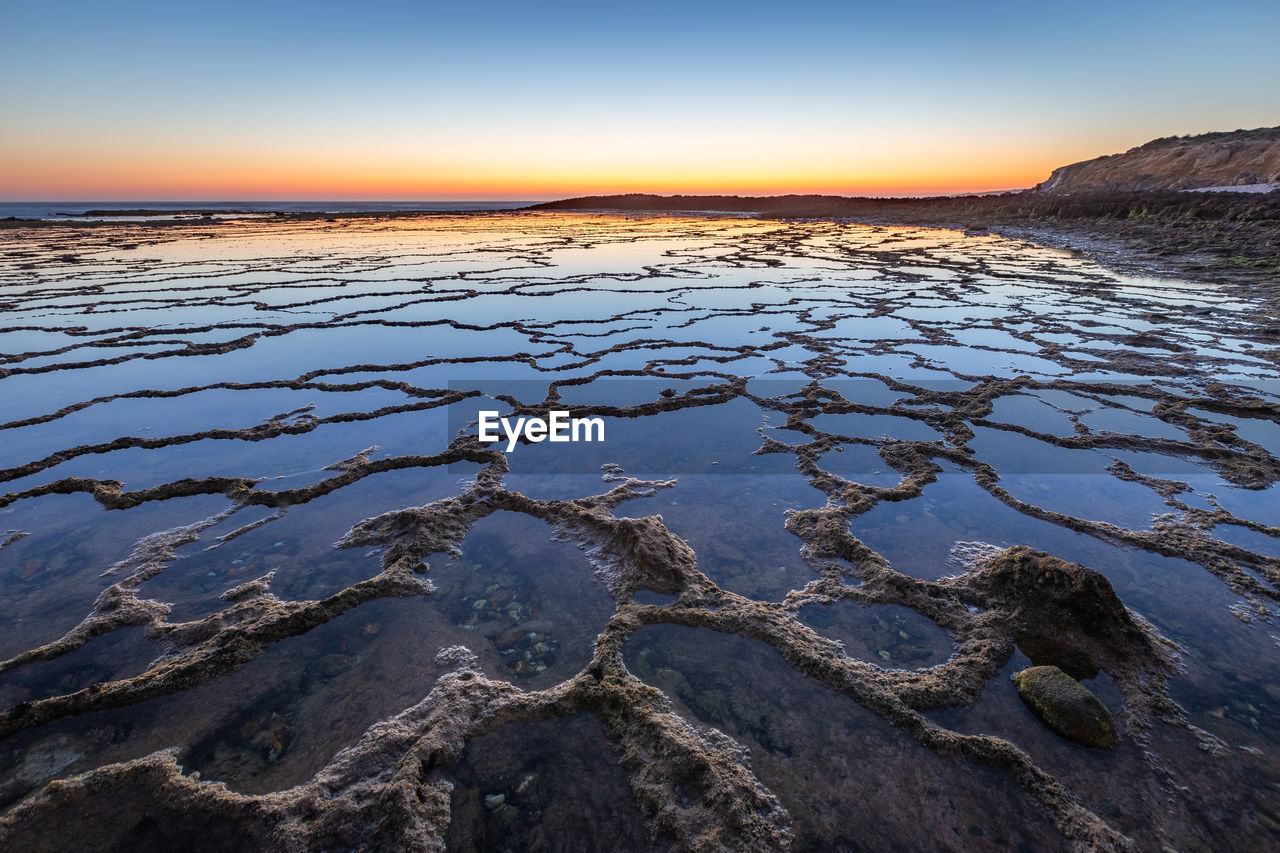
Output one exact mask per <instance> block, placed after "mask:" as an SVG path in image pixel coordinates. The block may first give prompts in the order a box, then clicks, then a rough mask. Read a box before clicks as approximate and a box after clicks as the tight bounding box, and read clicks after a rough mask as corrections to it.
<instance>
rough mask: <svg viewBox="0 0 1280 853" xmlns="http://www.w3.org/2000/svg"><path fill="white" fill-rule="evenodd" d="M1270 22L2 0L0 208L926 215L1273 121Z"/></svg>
mask: <svg viewBox="0 0 1280 853" xmlns="http://www.w3.org/2000/svg"><path fill="white" fill-rule="evenodd" d="M1277 39H1280V2H1277V0H1216V2H1213V3H1205V2H1187V1H1186V0H1162V2H1126V0H1108V2H1099V1H1098V0H1073V2H1056V0H1045V2H1034V0H1022V2H1006V0H988V1H987V2H982V3H960V2H956V0H945V2H935V0H915V1H914V2H878V3H869V2H860V0H844V2H813V0H788V2H778V0H774V2H754V0H737V2H732V3H719V2H717V3H710V2H697V0H684V1H683V2H665V0H647V2H641V3H621V4H603V3H585V2H565V3H555V2H543V3H537V2H532V0H525V2H518V3H517V2H505V0H488V2H484V3H474V4H463V3H461V2H453V3H448V4H441V3H434V2H429V0H416V2H388V1H387V0H364V2H350V0H348V1H347V2H342V3H331V2H326V0H311V2H305V3H301V2H271V1H270V0H257V2H240V0H221V2H218V3H199V4H197V3H184V2H178V0H164V2H130V0H114V1H113V2H101V0H94V2H81V0H65V2H58V3H33V2H29V0H0V75H2V76H0V79H3V80H4V81H5V83H4V85H3V86H2V87H0V200H5V201H36V200H72V199H74V200H157V201H158V200H170V199H171V200H207V201H213V200H243V201H250V200H283V199H332V200H337V199H369V200H383V199H386V200H395V199H404V200H408V199H414V200H428V199H450V200H463V199H504V200H523V199H531V200H532V199H547V198H561V197H567V196H576V195H584V194H588V193H613V192H659V193H673V192H684V193H708V192H712V193H733V194H751V195H770V194H778V193H786V192H821V193H836V194H842V195H847V194H874V195H886V194H930V193H947V192H978V191H988V190H999V189H1010V188H1021V187H1027V186H1031V185H1033V184H1035V183H1037V182H1039V181H1041V180H1044V179H1045V178H1046V177H1048V175H1049V172H1050V171H1051V170H1052V169H1053V168H1055V167H1057V166H1060V165H1063V164H1066V163H1070V162H1075V161H1078V160H1082V159H1088V158H1091V157H1094V156H1098V155H1100V154H1107V153H1115V152H1117V151H1123V150H1125V149H1127V148H1130V147H1133V146H1135V145H1139V144H1141V143H1143V142H1146V141H1148V140H1150V139H1153V138H1156V137H1160V136H1172V135H1185V134H1191V133H1202V132H1206V131H1212V130H1233V129H1236V128H1243V127H1261V126H1270V125H1277V124H1280V50H1278V49H1277V48H1276V45H1277Z"/></svg>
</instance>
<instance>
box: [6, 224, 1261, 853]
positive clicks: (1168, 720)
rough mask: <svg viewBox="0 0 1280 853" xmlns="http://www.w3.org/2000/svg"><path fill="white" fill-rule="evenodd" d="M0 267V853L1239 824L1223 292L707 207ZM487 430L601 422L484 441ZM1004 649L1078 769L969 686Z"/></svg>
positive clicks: (381, 229)
mask: <svg viewBox="0 0 1280 853" xmlns="http://www.w3.org/2000/svg"><path fill="white" fill-rule="evenodd" d="M66 256H72V257H74V258H75V259H76V262H75V263H74V264H71V263H70V262H68V261H66V260H65V257H66ZM0 259H3V260H0V324H4V327H3V329H0V332H2V333H3V337H0V341H3V342H4V345H3V349H4V354H3V355H0V397H3V401H4V404H5V405H4V407H3V408H2V409H0V411H3V412H4V415H3V416H2V417H3V418H4V422H3V423H0V438H3V439H4V441H3V443H0V453H2V457H0V480H2V481H3V483H4V486H3V489H4V494H3V495H0V516H3V517H2V518H0V529H3V530H5V531H7V532H6V533H5V534H4V536H3V539H2V540H0V592H3V593H4V594H5V596H6V600H7V602H8V604H9V605H10V606H7V607H6V608H5V612H4V613H3V614H0V628H2V629H3V630H2V631H0V644H3V645H2V648H3V649H4V651H3V654H4V655H7V657H6V658H5V659H3V660H0V704H2V706H3V707H0V738H2V739H3V740H4V746H5V750H3V751H2V752H0V780H3V781H2V783H0V808H3V809H4V811H3V813H2V815H0V845H2V846H4V847H5V849H17V850H25V849H36V850H38V849H65V847H66V845H67V844H68V843H71V841H73V840H74V841H75V843H78V844H82V845H89V847H88V848H87V849H102V850H112V849H129V848H131V847H134V848H136V847H138V846H140V845H141V846H152V847H156V846H160V847H163V846H171V845H173V844H176V843H181V845H182V846H186V847H190V848H193V849H226V848H227V847H228V846H235V847H238V848H242V849H264V850H265V849H271V850H315V849H381V850H399V849H407V848H412V849H442V848H447V847H452V848H456V849H465V848H486V849H530V848H534V849H581V848H583V847H592V846H599V845H601V844H604V845H606V846H607V845H609V844H613V845H614V846H617V847H619V848H622V849H644V848H646V847H649V846H662V845H674V846H676V847H679V848H681V849H699V850H715V849H728V850H744V849H745V850H769V851H773V850H779V849H787V848H792V849H832V848H836V847H839V846H841V845H843V846H845V847H849V848H856V847H858V846H867V845H869V844H871V841H870V840H869V839H872V840H874V844H871V846H880V847H885V846H895V845H896V846H899V847H907V848H920V847H923V846H925V845H935V846H941V847H944V848H947V849H973V848H975V847H977V848H983V847H985V848H989V849H1010V848H1013V849H1073V848H1074V849H1152V850H1158V849H1160V847H1161V845H1167V846H1169V847H1173V848H1175V849H1213V848H1214V847H1220V846H1221V839H1222V838H1224V837H1228V836H1229V837H1230V838H1231V839H1232V841H1233V843H1234V844H1236V846H1237V847H1239V848H1241V849H1267V848H1269V847H1270V846H1273V842H1274V840H1275V838H1276V837H1277V836H1276V835H1275V830H1273V829H1272V824H1275V825H1280V760H1278V759H1277V744H1280V694H1276V693H1275V692H1274V691H1272V690H1269V688H1270V687H1271V686H1273V685H1274V683H1275V681H1276V679H1277V678H1280V672H1278V671H1277V664H1276V656H1275V653H1274V651H1275V641H1274V640H1273V639H1272V634H1274V633H1275V625H1274V623H1275V619H1276V604H1277V601H1280V592H1278V591H1277V588H1278V584H1280V556H1278V555H1277V548H1276V547H1275V543H1276V541H1277V539H1278V538H1280V527H1277V525H1276V519H1277V518H1280V501H1278V500H1277V498H1276V496H1275V495H1276V491H1275V489H1274V488H1273V484H1274V483H1275V481H1276V480H1277V479H1278V478H1280V461H1278V460H1277V458H1276V453H1277V451H1280V448H1277V447H1276V446H1275V445H1274V443H1273V441H1274V438H1275V434H1274V433H1273V432H1270V431H1269V430H1271V429H1273V428H1274V427H1276V425H1277V423H1280V396H1277V394H1276V393H1275V387H1274V385H1273V384H1272V383H1274V381H1275V379H1277V378H1280V377H1277V368H1276V365H1277V361H1276V358H1275V351H1276V342H1275V338H1274V335H1273V334H1272V330H1273V326H1274V321H1273V320H1272V319H1271V318H1270V316H1269V313H1268V312H1269V310H1270V309H1269V308H1268V307H1267V305H1266V303H1265V302H1264V301H1262V300H1260V299H1259V298H1257V295H1256V294H1254V293H1252V292H1250V291H1248V290H1247V289H1232V288H1229V287H1225V286H1223V287H1211V286H1209V285H1203V284H1201V285H1192V284H1190V283H1186V282H1178V281H1169V280H1151V279H1141V278H1137V279H1134V278H1128V277H1124V276H1120V275H1117V274H1114V273H1111V272H1108V271H1107V270H1105V269H1103V268H1100V267H1097V266H1094V265H1092V264H1088V263H1085V262H1082V261H1080V260H1079V259H1078V258H1075V257H1072V256H1069V255H1066V254H1063V253H1059V252H1055V251H1051V250H1046V249H1043V248H1038V247H1036V246H1033V245H1030V244H1025V243H1021V242H1017V241H1010V240H1003V239H1000V238H996V237H991V236H982V235H978V236H972V235H968V236H967V235H965V234H962V233H960V232H946V231H928V230H923V229H911V228H886V227H867V226H858V225H852V224H847V223H838V222H777V221H773V222H762V221H756V220H750V219H738V218H724V219H718V218H705V217H704V218H698V217H684V218H670V219H669V218H661V217H640V216H633V217H627V216H595V217H591V216H573V215H568V214H530V213H515V214H503V215H484V216H464V217H457V216H415V217H394V218H381V219H380V218H377V217H365V218H356V219H337V220H336V221H334V222H325V221H319V220H314V221H310V220H308V221H286V222H257V223H212V222H210V223H199V224H196V223H187V224H177V225H169V226H166V227H164V228H151V227H147V226H140V225H126V224H120V225H113V226H110V227H98V228H72V227H66V228H52V227H44V228H39V229H30V230H24V229H21V228H13V229H6V230H5V231H4V232H3V235H0ZM668 392H670V393H668ZM566 400H572V401H573V402H572V403H571V404H570V403H564V402H562V401H566ZM491 408H498V409H501V410H503V411H504V412H507V413H516V414H521V415H525V416H529V415H534V414H542V413H545V412H548V411H549V410H552V409H556V408H572V409H573V410H574V412H575V414H580V415H593V416H599V417H601V418H604V419H605V420H606V422H607V424H608V430H609V432H608V434H607V439H606V441H605V442H603V443H592V444H586V443H583V444H564V445H551V444H548V443H541V444H533V443H529V442H527V441H526V442H524V443H520V444H518V446H516V447H515V448H514V449H513V450H512V452H510V453H504V452H503V451H502V449H500V448H499V446H497V445H488V444H481V443H479V442H478V441H476V440H475V438H474V435H475V428H474V423H473V421H474V418H475V416H476V412H477V410H479V409H491ZM624 463H625V464H624ZM1055 478H1057V479H1055ZM1062 478H1067V479H1062ZM1135 507H1140V508H1142V509H1143V510H1145V508H1147V507H1153V509H1151V510H1150V511H1135ZM664 632H665V633H664ZM681 632H684V633H683V634H682V633H681ZM682 636H683V637H685V638H688V637H693V638H694V639H692V640H689V639H681V637H682ZM698 638H703V639H698ZM646 649H647V650H648V651H647V652H646V651H645V650H646ZM1027 662H1029V663H1031V664H1041V665H1045V666H1052V667H1058V668H1060V669H1061V670H1063V671H1064V673H1070V674H1071V675H1072V676H1075V677H1077V678H1091V679H1094V680H1093V681H1091V682H1090V683H1091V684H1093V685H1094V686H1095V688H1096V689H1097V691H1098V695H1100V696H1101V697H1102V698H1103V699H1105V701H1106V704H1107V706H1109V707H1111V708H1114V709H1115V710H1116V714H1115V723H1116V725H1115V736H1116V738H1117V741H1118V745H1117V747H1116V748H1115V749H1112V750H1085V749H1077V748H1075V747H1073V746H1071V745H1069V744H1065V743H1063V742H1061V741H1060V739H1058V738H1057V737H1056V736H1055V735H1053V734H1051V733H1049V732H1048V731H1045V730H1044V729H1043V727H1041V726H1040V724H1039V723H1037V722H1036V721H1035V720H1033V719H1030V716H1029V715H1027V714H1026V713H1025V711H1023V710H1022V709H1021V708H1017V707H1015V709H1014V710H1016V714H1015V713H1013V711H1011V710H1010V709H1009V707H1008V705H1007V704H1002V703H1004V702H1006V701H1007V702H1011V703H1013V705H1014V706H1017V703H1018V699H1017V697H1016V695H1015V691H1014V690H1013V689H1012V688H1011V687H1010V685H1009V683H1008V681H1007V680H1006V677H1007V675H1008V674H1009V669H1008V667H1013V666H1016V667H1019V668H1022V667H1025V666H1026V663H1027ZM1063 677H1064V678H1067V677H1068V676H1067V675H1065V674H1064V676H1063ZM756 685H758V689H757V688H756ZM1081 689H1083V688H1081ZM1081 701H1084V700H1081ZM1086 704H1087V703H1086ZM970 715H972V720H971V719H970ZM1022 718H1026V723H1027V725H1029V726H1031V727H1032V728H1031V729H1027V728H1023V727H1020V726H1021V725H1022V724H1021V722H1020V721H1021V719H1022ZM504 756H507V757H506V758H504ZM880 776H883V777H885V778H887V779H889V780H891V781H892V782H893V784H884V785H877V784H867V785H865V786H864V788H863V789H862V791H861V793H860V794H858V795H857V796H841V790H842V786H844V787H846V788H847V787H848V786H850V785H856V784H862V782H863V780H875V779H876V778H877V777H880ZM957 779H959V780H960V781H957ZM850 780H852V781H850ZM579 783H580V784H579ZM1116 784H1123V786H1124V792H1125V795H1124V796H1123V797H1119V796H1117V795H1116V794H1115V792H1114V787H1115V785H1116ZM588 811H589V812H591V813H592V815H595V814H596V813H597V812H600V813H604V814H606V815H607V814H616V815H619V816H620V817H619V820H618V821H617V822H616V823H615V824H613V825H611V826H610V829H611V830H613V831H615V834H614V835H611V836H608V837H606V836H604V835H600V834H599V832H600V830H599V829H597V828H594V827H596V825H597V824H596V823H591V822H587V821H585V820H584V814H583V813H584V812H588ZM877 815H880V816H884V819H883V820H881V822H880V824H879V825H878V826H877V828H876V829H875V831H874V832H871V831H868V832H867V833H860V832H858V831H857V830H858V827H860V826H864V825H868V824H870V823H872V822H874V821H876V820H877ZM922 816H923V817H922ZM584 836H589V837H584ZM93 845H97V846H96V847H94V846H93Z"/></svg>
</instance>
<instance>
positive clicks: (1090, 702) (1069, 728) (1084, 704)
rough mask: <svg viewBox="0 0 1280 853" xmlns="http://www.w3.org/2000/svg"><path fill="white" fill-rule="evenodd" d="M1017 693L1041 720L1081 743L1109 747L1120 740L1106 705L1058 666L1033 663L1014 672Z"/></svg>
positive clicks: (1068, 737)
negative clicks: (1033, 664)
mask: <svg viewBox="0 0 1280 853" xmlns="http://www.w3.org/2000/svg"><path fill="white" fill-rule="evenodd" d="M1013 683H1014V685H1015V686H1016V687H1017V688H1018V695H1019V696H1021V697H1022V701H1023V702H1025V703H1026V704H1027V707H1028V708H1030V709H1031V711H1032V713H1034V714H1035V715H1036V716H1037V717H1039V718H1040V722H1042V723H1044V724H1045V725H1046V726H1048V727H1049V728H1050V729H1052V730H1053V731H1055V732H1057V733H1058V734H1060V735H1062V736H1063V737H1064V738H1067V739H1068V740H1072V741H1075V742H1076V743H1078V744H1081V745H1082V746H1092V747H1101V748H1105V749H1110V748H1111V747H1113V746H1115V745H1116V744H1117V743H1118V742H1119V737H1118V736H1117V735H1116V723H1115V720H1113V719H1112V718H1111V712H1110V711H1108V710H1107V706H1106V705H1103V704H1102V703H1101V702H1100V701H1098V697H1097V696H1094V695H1093V694H1092V693H1090V692H1089V688H1087V687H1085V686H1084V685H1083V684H1081V683H1080V682H1078V681H1076V680H1075V679H1074V678H1072V677H1071V676H1069V675H1067V674H1066V673H1065V672H1063V671H1062V670H1060V669H1058V668H1057V667H1056V666H1033V667H1031V668H1029V669H1024V670H1022V672H1019V673H1016V674H1015V675H1014V676H1013Z"/></svg>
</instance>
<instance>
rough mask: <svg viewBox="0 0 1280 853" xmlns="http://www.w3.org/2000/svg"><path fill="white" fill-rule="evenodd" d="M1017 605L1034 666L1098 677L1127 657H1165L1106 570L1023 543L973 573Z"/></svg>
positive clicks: (1016, 622) (1017, 633)
mask: <svg viewBox="0 0 1280 853" xmlns="http://www.w3.org/2000/svg"><path fill="white" fill-rule="evenodd" d="M971 584H972V586H974V587H975V588H980V589H982V590H984V591H985V593H986V595H987V599H988V603H990V602H998V603H1000V604H1003V605H1004V606H1005V607H1007V608H1008V610H1009V611H1010V612H1011V613H1012V628H1013V634H1014V641H1015V642H1016V643H1017V644H1018V648H1020V649H1021V650H1022V652H1023V654H1025V655H1026V656H1027V657H1029V658H1030V659H1031V663H1032V664H1034V665H1036V666H1042V665H1044V666H1056V667H1058V668H1060V669H1062V670H1063V671H1064V672H1066V673H1067V674H1068V675H1070V676H1071V677H1072V678H1093V677H1094V676H1096V675H1097V674H1098V670H1099V669H1106V670H1108V672H1109V673H1110V674H1112V675H1113V677H1114V675H1115V673H1114V672H1111V670H1113V669H1115V668H1116V666H1115V665H1116V664H1119V663H1122V662H1138V661H1143V662H1146V661H1159V660H1161V659H1162V657H1163V656H1162V655H1161V654H1160V651H1159V650H1158V649H1156V648H1154V647H1153V643H1152V639H1151V637H1149V636H1148V635H1147V633H1146V632H1145V631H1143V630H1142V628H1141V627H1139V626H1138V625H1137V624H1136V623H1135V622H1134V619H1133V617H1132V616H1131V615H1130V613H1129V611H1128V610H1127V609H1126V608H1125V606H1124V603H1123V602H1122V601H1121V600H1120V598H1119V597H1118V596H1117V595H1116V593H1115V590H1114V589H1112V587H1111V583H1110V582H1109V581H1108V580H1107V579H1106V578H1105V577H1104V576H1103V575H1101V574H1099V573H1098V572H1096V571H1094V570H1093V569H1090V568H1088V567H1087V566H1082V565H1079V564H1078V563H1069V562H1067V561H1066V560H1063V559H1060V558H1058V557H1055V556H1053V555H1052V554H1047V553H1045V552H1043V551H1035V550H1032V549H1031V548H1027V547H1025V546H1016V547H1013V548H1008V549H1006V550H1004V551H1002V552H1000V553H999V554H997V555H996V556H995V557H993V558H992V559H990V560H989V561H988V562H987V564H986V565H985V566H984V567H983V569H982V571H981V573H980V575H979V576H977V577H974V578H972V579H971Z"/></svg>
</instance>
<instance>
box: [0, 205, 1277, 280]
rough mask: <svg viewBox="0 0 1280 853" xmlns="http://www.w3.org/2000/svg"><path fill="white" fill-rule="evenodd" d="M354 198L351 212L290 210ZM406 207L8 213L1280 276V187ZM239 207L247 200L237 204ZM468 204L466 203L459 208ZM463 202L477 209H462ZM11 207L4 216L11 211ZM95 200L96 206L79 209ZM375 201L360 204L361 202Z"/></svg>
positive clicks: (69, 222)
mask: <svg viewBox="0 0 1280 853" xmlns="http://www.w3.org/2000/svg"><path fill="white" fill-rule="evenodd" d="M286 204H288V205H296V206H298V207H303V206H312V207H322V206H325V205H326V204H333V205H334V206H338V205H342V206H346V207H347V208H348V209H347V210H298V209H294V210H280V209H275V210H273V209H271V208H272V207H273V206H277V207H283V206H285V205H286ZM427 204H428V203H417V204H414V205H413V206H410V207H406V208H401V207H400V206H399V205H398V204H397V203H394V202H379V203H360V202H347V203H326V202H316V203H314V204H308V203H305V202H289V203H283V202H280V203H277V202H257V203H237V202H225V203H222V204H219V205H217V206H209V203H205V205H201V204H200V203H198V202H197V203H194V204H193V205H192V206H191V207H181V206H180V203H170V204H166V205H165V207H163V208H162V207H148V206H141V207H136V208H127V207H124V206H123V205H120V206H112V207H110V208H108V207H103V208H90V209H87V210H85V211H83V212H82V213H81V214H79V215H62V216H58V217H57V218H44V219H24V218H16V217H13V216H10V217H4V216H2V215H0V228H3V229H10V228H27V227H37V228H39V227H67V226H71V227H81V228H83V227H104V226H105V227H111V226H123V225H144V226H148V227H172V226H181V225H188V226H189V225H193V224H209V225H224V224H228V223H233V222H237V221H240V222H242V221H244V220H245V219H249V218H252V219H253V220H256V221H260V222H261V221H266V222H289V221H316V220H324V221H335V222H336V221H338V220H341V219H378V218H386V219H402V218H413V217H429V216H431V217H433V216H485V215H492V214H496V213H507V214H513V213H514V214H520V213H525V214H527V213H539V212H590V213H618V214H640V213H650V214H652V213H659V214H681V215H688V216H751V217H758V218H764V219H788V220H795V219H819V220H843V221H849V222H856V223H862V224H867V225H915V226H923V227H934V228H953V229H957V230H964V231H968V232H970V233H987V232H990V233H999V234H1002V235H1004V236H1009V237H1015V238H1024V239H1030V240H1034V241H1035V242H1038V243H1043V244H1045V245H1049V246H1053V247H1057V248H1064V249H1071V250H1076V251H1081V252H1083V253H1084V254H1086V255H1088V256H1091V257H1093V258H1095V259H1096V260H1098V261H1100V262H1101V263H1104V264H1105V265H1107V266H1109V267H1111V268H1113V269H1117V270H1120V271H1122V272H1133V273H1138V274H1147V275H1165V276H1171V277H1181V278H1189V279H1192V280H1212V281H1230V282H1232V283H1236V284H1258V283H1263V284H1267V285H1274V284H1275V283H1277V282H1280V190H1274V191H1272V192H1269V193H1258V192H1248V193H1244V192H1241V193H1237V192H1186V191H1177V190H1150V191H1109V192H1091V193H1074V194H1059V193H1046V192H1037V191H1034V190H1023V191H1018V192H1005V193H995V194H986V195H960V196H926V197H897V198H873V197H850V196H832V195H783V196H718V195H673V196H660V195H649V194H636V193H632V194H626V195H610V196H585V197H580V198H570V199H562V200H558V201H550V202H540V203H527V202H432V203H429V204H432V205H437V207H435V208H434V209H428V208H427V207H426V205H427ZM237 205H239V206H237ZM454 205H459V206H454ZM460 205H466V207H461V206H460ZM6 206H8V207H14V206H15V205H4V204H0V214H3V213H4V211H5V207H6ZM80 206H82V207H83V206H85V205H83V204H82V205H80ZM360 207H365V208H373V209H351V208H360Z"/></svg>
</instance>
